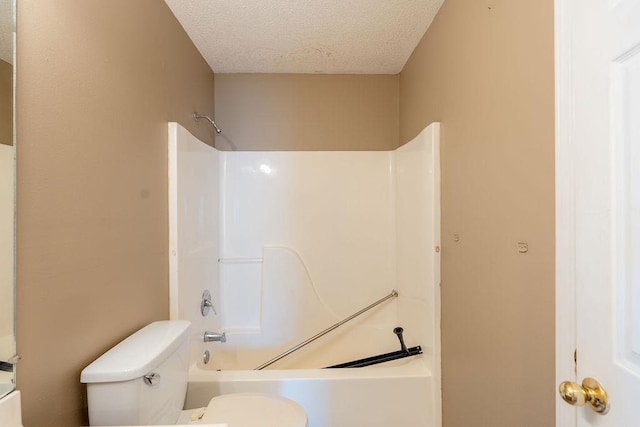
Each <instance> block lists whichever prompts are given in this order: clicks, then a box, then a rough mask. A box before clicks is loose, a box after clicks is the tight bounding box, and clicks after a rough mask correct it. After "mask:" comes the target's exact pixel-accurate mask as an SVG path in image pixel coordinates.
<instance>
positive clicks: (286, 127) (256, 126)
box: [216, 74, 398, 150]
mask: <svg viewBox="0 0 640 427" xmlns="http://www.w3.org/2000/svg"><path fill="white" fill-rule="evenodd" d="M216 122H217V123H218V124H219V125H220V127H221V128H222V129H223V134H222V135H220V136H219V137H218V139H217V141H216V144H217V146H218V148H220V149H224V150H235V149H237V150H388V149H394V148H396V147H397V146H398V76H392V75H336V74H216Z"/></svg>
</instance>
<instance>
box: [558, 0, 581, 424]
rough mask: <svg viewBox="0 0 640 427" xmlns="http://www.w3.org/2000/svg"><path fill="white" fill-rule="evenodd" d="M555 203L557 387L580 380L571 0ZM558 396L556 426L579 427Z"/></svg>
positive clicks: (566, 3) (562, 13)
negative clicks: (578, 370) (577, 323)
mask: <svg viewBox="0 0 640 427" xmlns="http://www.w3.org/2000/svg"><path fill="white" fill-rule="evenodd" d="M554 18H555V19H554V27H555V36H554V37H555V43H554V44H555V119H556V122H555V139H556V141H555V180H556V185H555V191H556V194H555V202H556V248H555V249H556V277H555V280H556V286H555V287H556V315H555V322H556V326H555V331H556V342H555V344H556V350H555V351H556V386H555V387H557V384H560V382H562V381H576V368H575V362H574V351H575V349H576V282H575V277H576V269H575V252H576V235H575V225H576V216H575V214H576V204H575V173H574V171H575V168H574V161H575V152H574V145H573V140H574V138H573V136H574V127H575V126H576V125H577V124H576V123H575V120H574V117H573V74H572V73H573V58H572V52H573V50H572V43H571V40H572V37H571V36H572V33H571V32H572V29H573V25H572V19H573V18H574V15H572V14H571V0H555V4H554ZM555 387H554V390H553V393H554V395H555V396H556V426H563V427H565V426H569V427H570V426H575V425H576V423H577V415H576V410H575V408H572V407H570V406H569V405H567V404H566V403H564V402H563V401H562V399H560V398H559V397H558V392H557V389H555Z"/></svg>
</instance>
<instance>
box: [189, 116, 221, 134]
mask: <svg viewBox="0 0 640 427" xmlns="http://www.w3.org/2000/svg"><path fill="white" fill-rule="evenodd" d="M193 119H194V120H195V121H196V122H197V121H198V119H206V120H208V121H209V123H211V126H213V128H214V129H215V131H216V133H217V134H221V133H222V129H220V128H219V127H218V125H217V124H216V122H214V121H213V119H212V118H211V117H209V116H204V115H202V114H198V113H197V112H196V113H193Z"/></svg>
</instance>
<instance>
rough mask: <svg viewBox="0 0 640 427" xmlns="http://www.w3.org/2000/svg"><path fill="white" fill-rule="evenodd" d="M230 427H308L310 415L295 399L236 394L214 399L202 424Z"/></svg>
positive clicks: (201, 421)
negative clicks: (219, 424)
mask: <svg viewBox="0 0 640 427" xmlns="http://www.w3.org/2000/svg"><path fill="white" fill-rule="evenodd" d="M216 423H226V424H227V425H228V427H255V426H260V427H307V414H306V413H305V412H304V409H302V406H300V405H299V404H297V403H296V402H294V401H293V400H290V399H286V398H284V397H280V396H273V395H268V394H261V393H234V394H225V395H222V396H217V397H214V398H213V399H211V401H210V402H209V405H207V410H206V412H205V413H204V415H203V416H202V418H201V419H200V424H216Z"/></svg>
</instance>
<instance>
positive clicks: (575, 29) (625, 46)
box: [556, 0, 640, 427]
mask: <svg viewBox="0 0 640 427" xmlns="http://www.w3.org/2000/svg"><path fill="white" fill-rule="evenodd" d="M556 82H557V88H556V90H557V92H556V98H557V110H556V120H557V123H556V125H557V141H556V144H557V146H556V153H557V164H556V190H557V196H556V201H557V205H556V209H557V235H556V239H557V266H556V268H557V278H556V279H557V283H556V286H557V299H556V304H557V316H556V321H557V326H556V330H557V343H556V344H557V349H556V351H557V378H558V382H560V381H564V380H570V381H573V382H576V383H582V381H583V379H584V378H587V377H592V378H594V379H596V380H597V381H598V382H599V383H600V384H601V385H602V387H603V388H604V389H605V390H606V392H607V393H608V402H609V407H608V410H607V411H605V412H606V414H599V413H596V412H595V411H594V410H592V409H591V408H590V407H589V405H588V404H587V405H585V406H583V407H579V408H577V409H576V408H574V407H573V406H570V405H568V404H566V403H565V402H564V401H562V399H560V397H558V405H557V427H565V426H567V427H569V426H575V425H577V426H579V427H585V426H602V427H614V426H615V427H637V426H640V0H556ZM574 350H577V363H575V365H574V360H573V352H574ZM586 385H588V384H586ZM587 388H588V387H587ZM581 390H583V388H582V387H579V389H575V390H570V391H571V392H575V393H576V396H574V397H575V398H576V399H578V400H579V399H580V397H579V396H578V394H579V392H580V391H581ZM584 396H585V395H583V397H584ZM586 396H587V397H588V396H589V393H587V394H586Z"/></svg>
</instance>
